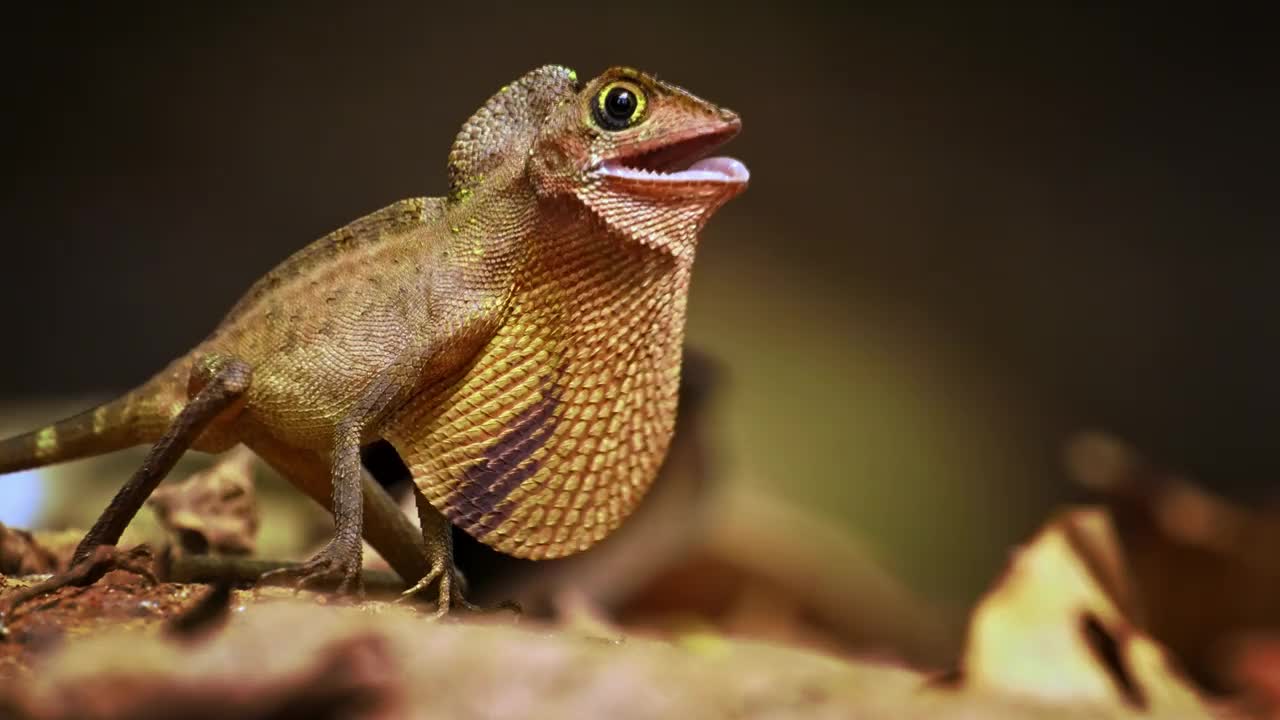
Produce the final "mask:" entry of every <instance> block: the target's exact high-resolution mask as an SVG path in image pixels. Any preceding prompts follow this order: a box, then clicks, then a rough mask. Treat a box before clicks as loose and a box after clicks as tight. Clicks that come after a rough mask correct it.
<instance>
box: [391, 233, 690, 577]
mask: <svg viewBox="0 0 1280 720" xmlns="http://www.w3.org/2000/svg"><path fill="white" fill-rule="evenodd" d="M541 217H542V218H543V221H542V222H540V223H539V230H538V232H537V233H536V235H535V236H534V237H536V238H537V239H536V240H535V241H534V242H531V243H530V244H529V245H528V247H527V252H528V255H527V256H526V258H525V260H526V262H525V263H524V264H523V266H522V268H521V270H520V271H519V272H518V274H517V276H516V277H515V282H514V284H513V288H512V293H511V295H510V297H509V300H508V302H507V303H506V307H505V312H504V313H503V319H502V322H501V323H500V325H499V327H498V329H497V332H496V334H495V335H494V336H493V338H492V340H490V341H489V343H488V344H487V345H486V346H485V347H484V348H483V349H482V350H481V352H480V353H479V355H478V356H477V357H476V358H475V360H474V362H472V363H471V364H470V365H469V367H468V368H467V369H466V371H465V373H464V374H463V375H462V376H461V377H460V378H458V379H457V380H455V381H453V382H451V383H449V384H447V385H446V386H441V387H439V388H437V389H435V390H434V391H433V392H431V393H429V395H430V396H431V400H429V401H426V402H423V403H415V404H414V405H415V407H414V409H413V411H412V414H413V415H414V417H413V418H402V419H401V421H399V422H397V423H395V424H396V425H397V426H399V427H398V428H393V432H392V433H389V435H393V436H391V437H390V438H389V439H391V441H392V442H393V444H395V445H396V446H397V448H398V449H399V450H400V452H401V454H402V455H403V456H405V460H406V463H407V464H408V465H409V466H410V469H411V470H412V472H413V475H414V478H415V480H416V481H417V482H418V484H419V487H421V488H422V489H423V491H424V494H425V495H426V496H427V498H428V499H429V500H431V502H432V503H433V504H434V505H435V506H436V507H437V508H439V509H440V510H442V511H443V512H444V513H445V514H446V515H447V516H448V517H449V518H450V520H452V521H453V522H454V523H455V524H457V525H459V526H461V527H463V528H464V529H466V530H467V531H468V532H470V533H471V534H472V535H474V536H476V537H479V538H484V539H485V542H487V543H489V544H491V545H493V546H494V547H496V548H498V549H499V550H502V551H504V552H507V553H509V554H513V555H517V556H520V557H533V558H543V557H557V556H561V555H567V554H570V553H573V552H576V551H578V550H581V549H584V548H585V547H587V546H589V545H591V544H592V543H594V542H595V541H596V540H599V539H601V538H603V537H604V536H605V535H606V534H607V533H608V532H609V531H610V530H611V529H613V528H614V527H616V526H617V525H618V524H619V523H620V522H621V521H622V519H623V518H624V517H625V516H626V515H627V514H628V513H629V512H630V511H631V510H632V508H633V507H634V506H635V505H636V504H637V503H638V502H639V500H640V498H641V496H642V495H643V494H644V492H645V491H646V490H647V489H648V486H649V484H650V483H651V482H652V480H653V478H654V476H655V475H656V473H657V470H658V466H659V465H660V464H661V461H662V459H663V457H664V456H665V454H666V449H667V444H668V441H669V439H670V435H671V431H672V428H673V426H674V422H675V412H676V398H677V390H678V386H679V373H680V358H681V346H682V341H683V337H684V322H685V304H686V295H687V293H686V290H687V285H688V282H689V270H690V267H689V263H688V262H687V261H685V260H681V259H677V258H675V257H673V256H671V255H667V254H663V253H660V252H656V251H654V250H652V249H650V248H646V247H643V246H640V245H638V244H636V243H633V242H628V241H627V240H626V239H625V238H622V237H619V236H616V235H614V234H612V233H611V232H609V231H608V230H607V229H606V227H605V226H604V225H603V224H602V223H601V222H600V221H599V220H597V219H595V218H594V216H592V215H590V214H589V213H585V212H583V213H570V212H569V211H564V212H563V213H543V214H541ZM407 427H412V428H413V429H412V430H407V429H406V428H407ZM415 436H416V437H415ZM406 445H407V446H408V447H405V446H406Z"/></svg>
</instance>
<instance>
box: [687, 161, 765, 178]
mask: <svg viewBox="0 0 1280 720" xmlns="http://www.w3.org/2000/svg"><path fill="white" fill-rule="evenodd" d="M689 170H694V171H702V172H713V173H716V174H718V175H724V176H726V177H728V178H731V179H733V180H741V181H746V180H747V179H748V178H750V177H751V172H750V171H748V170H747V166H746V165H743V164H742V162H741V161H738V160H735V159H734V158H731V157H710V158H706V159H705V160H699V161H698V162H696V163H694V164H693V165H690V166H689Z"/></svg>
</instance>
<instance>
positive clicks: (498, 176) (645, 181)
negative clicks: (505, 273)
mask: <svg viewBox="0 0 1280 720" xmlns="http://www.w3.org/2000/svg"><path fill="white" fill-rule="evenodd" d="M741 126H742V122H741V121H740V120H739V119H738V116H737V115H735V114H734V113H732V112H730V111H729V110H726V109H724V108H720V107H717V106H715V105H712V104H711V103H709V102H707V101H706V100H703V99H701V98H698V97H696V96H694V95H692V94H690V93H688V92H686V91H685V90H682V89H681V88H678V87H676V86H674V85H670V84H667V83H664V82H661V81H659V80H658V79H656V78H654V77H653V76H651V75H646V74H645V73H642V72H639V71H637V70H632V69H630V68H613V69H611V70H609V71H607V72H605V73H604V74H602V75H600V76H599V77H597V78H595V79H593V80H590V81H588V82H585V83H584V82H581V81H579V79H578V76H577V74H575V73H574V72H573V71H572V70H570V69H568V68H566V67H562V66H558V65H547V66H544V67H541V68H538V69H536V70H534V71H532V72H529V73H528V74H526V75H525V76H524V77H522V78H520V79H519V80H517V81H516V82H514V83H512V84H510V85H508V86H506V87H503V88H502V89H501V90H500V91H499V92H498V93H497V94H496V95H494V96H493V97H491V98H490V99H489V101H488V102H487V103H485V105H484V106H483V107H482V108H480V110H478V111H477V112H476V113H475V114H474V115H473V116H472V117H471V119H470V120H468V121H467V123H466V124H465V125H463V127H462V131H461V132H459V133H458V138H457V140H456V141H455V142H454V145H453V150H452V151H451V152H450V154H449V179H450V196H451V197H452V198H453V199H455V200H456V201H460V202H461V201H465V199H466V198H468V197H470V196H471V195H473V194H475V193H480V192H485V191H486V189H493V190H496V191H498V192H499V193H502V192H504V191H503V190H502V188H503V187H505V186H506V184H507V183H511V182H525V181H530V182H532V184H533V187H534V188H535V189H536V191H537V193H538V194H539V195H540V196H542V197H543V198H548V199H552V200H565V199H567V200H569V201H571V202H576V203H580V204H582V205H585V206H586V207H587V208H589V209H590V210H591V211H592V212H594V213H595V214H596V215H597V216H598V217H599V218H600V219H601V220H602V221H603V222H604V223H605V224H606V225H607V226H608V227H609V228H610V229H612V230H613V231H615V232H617V233H620V234H622V235H624V236H626V237H629V238H631V239H632V240H634V241H636V242H639V243H641V244H643V245H646V246H648V247H651V248H654V249H657V250H660V251H662V252H665V253H668V254H670V255H673V256H675V257H677V258H684V259H692V256H693V249H694V243H695V240H696V237H697V233H698V230H700V229H701V228H702V225H703V224H704V223H705V222H706V221H707V219H708V218H709V217H711V214H712V213H713V212H715V210H716V209H717V208H719V207H720V206H721V205H723V204H724V203H725V202H727V201H728V200H729V199H730V198H732V197H733V196H735V195H737V194H738V193H740V192H742V191H743V190H744V189H745V188H746V186H747V179H748V173H747V168H746V166H745V165H743V164H742V163H740V162H738V161H737V160H734V159H733V158H727V157H708V155H710V153H711V151H712V150H714V149H715V148H716V147H717V146H719V145H721V144H722V143H724V142H726V141H727V140H729V138H731V137H733V136H734V135H736V134H737V133H738V130H739V129H740V128H741Z"/></svg>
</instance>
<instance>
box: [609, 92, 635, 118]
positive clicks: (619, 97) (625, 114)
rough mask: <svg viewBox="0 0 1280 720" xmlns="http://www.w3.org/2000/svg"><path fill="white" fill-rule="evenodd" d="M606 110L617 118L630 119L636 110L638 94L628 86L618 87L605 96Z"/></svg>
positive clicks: (610, 115)
mask: <svg viewBox="0 0 1280 720" xmlns="http://www.w3.org/2000/svg"><path fill="white" fill-rule="evenodd" d="M604 111H605V112H606V113H608V114H609V117H611V118H613V119H615V120H624V121H625V120H630V119H631V116H632V115H634V114H635V112H636V96H635V95H633V94H632V93H631V91H630V90H628V89H626V88H621V87H616V88H614V89H612V90H610V91H609V94H608V95H606V96H605V98H604Z"/></svg>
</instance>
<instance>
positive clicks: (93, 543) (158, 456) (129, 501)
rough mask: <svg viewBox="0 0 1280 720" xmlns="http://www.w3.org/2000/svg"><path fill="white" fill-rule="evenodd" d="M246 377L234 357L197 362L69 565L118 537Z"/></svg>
mask: <svg viewBox="0 0 1280 720" xmlns="http://www.w3.org/2000/svg"><path fill="white" fill-rule="evenodd" d="M252 377H253V370H252V369H251V368H250V367H249V365H248V363H245V362H244V361H241V360H237V359H234V358H227V357H223V356H215V357H211V358H208V359H206V360H205V361H204V362H201V363H199V364H197V366H196V368H195V369H194V370H193V371H192V379H191V386H192V389H195V390H196V392H195V394H194V395H193V397H192V398H191V400H190V402H188V403H187V405H186V407H184V408H182V411H181V412H180V413H178V416H177V417H176V418H174V420H173V422H172V423H170V425H169V429H168V430H166V431H165V433H164V435H162V436H161V437H160V440H159V441H158V442H157V443H156V444H155V445H153V446H152V447H151V451H150V452H149V453H147V457H146V459H145V460H143V462H142V467H140V468H138V471H137V472H135V473H134V474H133V477H131V478H129V482H127V483H125V485H124V487H122V488H120V491H119V492H117V493H116V496H115V497H114V498H112V499H111V504H110V505H108V506H107V509H106V510H104V511H102V515H100V516H98V521H97V522H95V523H94V524H93V527H92V528H90V529H89V532H88V534H86V535H85V537H84V540H81V541H80V545H79V546H77V547H76V552H75V555H74V556H73V558H72V563H73V564H74V563H76V562H79V561H81V560H84V559H85V558H87V557H88V556H89V554H90V553H92V552H93V549H94V548H96V547H98V546H99V545H115V544H116V542H117V541H119V540H120V536H121V535H122V534H123V533H124V529H125V528H126V527H128V525H129V523H130V522H132V521H133V518H134V516H135V515H137V514H138V511H139V510H141V509H142V505H143V503H145V502H146V501H147V498H148V497H150V496H151V493H152V492H154V491H155V489H156V486H158V485H159V484H160V481H162V480H164V478H165V476H166V475H168V474H169V471H170V470H172V469H173V466H174V464H175V463H177V462H178V458H180V457H182V454H183V453H184V452H186V451H187V449H188V448H190V447H191V445H192V443H194V442H195V441H196V438H198V437H200V433H202V432H204V430H205V428H207V427H208V426H209V424H210V423H212V422H213V421H214V419H216V418H217V417H218V416H219V415H221V414H222V413H223V412H225V411H226V410H227V409H228V408H230V407H231V406H232V405H234V404H235V403H236V401H237V400H239V399H240V398H241V397H242V396H243V395H244V393H245V391H246V390H248V389H249V382H250V380H251V379H252ZM197 388H198V389H197Z"/></svg>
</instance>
